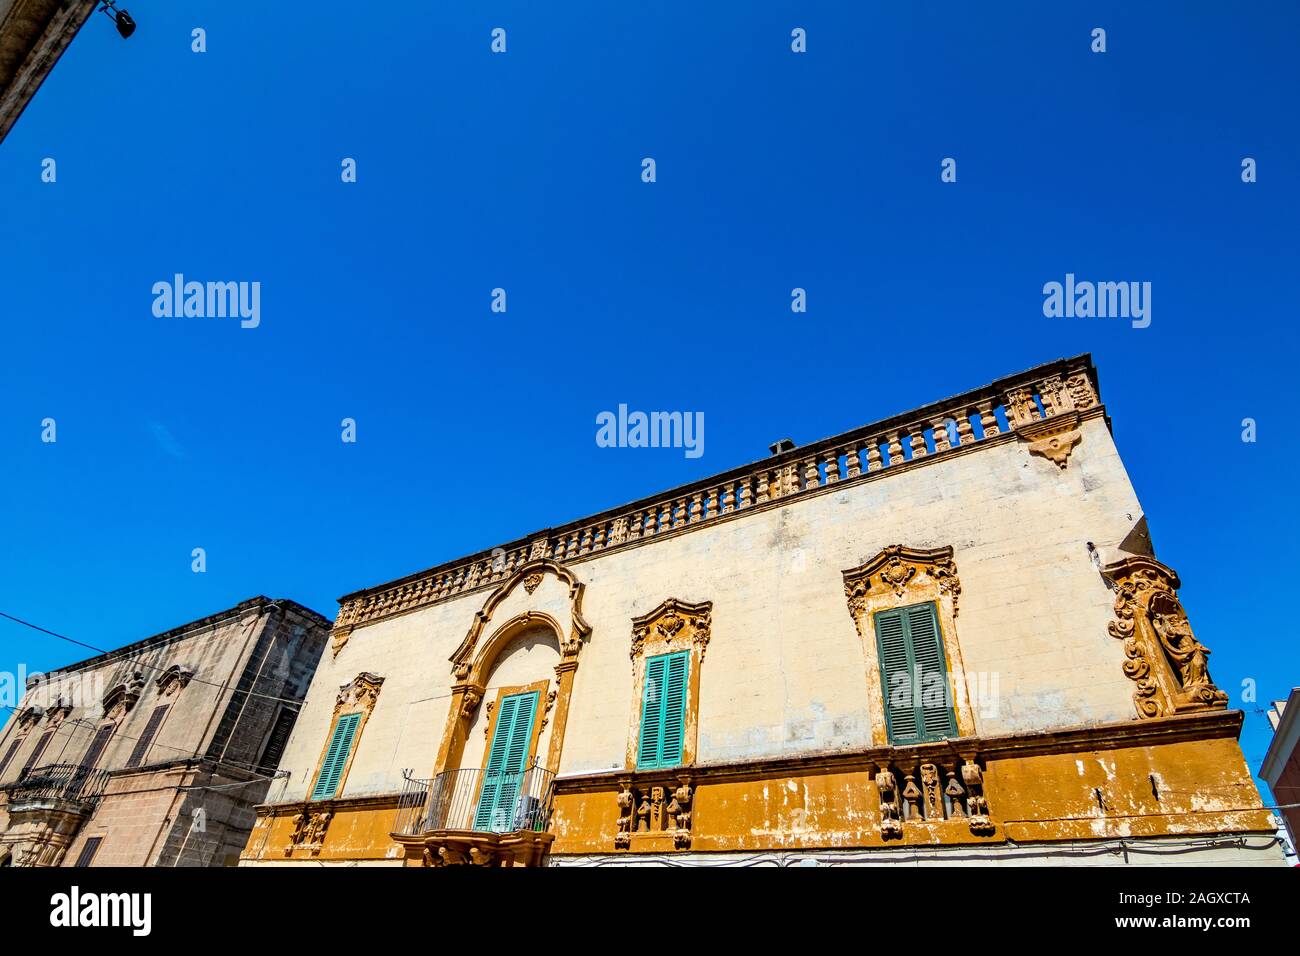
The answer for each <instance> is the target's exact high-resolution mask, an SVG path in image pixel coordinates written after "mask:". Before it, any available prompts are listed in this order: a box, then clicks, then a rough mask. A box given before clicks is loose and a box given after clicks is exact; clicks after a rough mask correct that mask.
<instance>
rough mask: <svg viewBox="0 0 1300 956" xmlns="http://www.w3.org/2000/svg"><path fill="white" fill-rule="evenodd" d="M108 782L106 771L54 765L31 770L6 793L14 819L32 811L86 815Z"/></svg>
mask: <svg viewBox="0 0 1300 956" xmlns="http://www.w3.org/2000/svg"><path fill="white" fill-rule="evenodd" d="M107 782H108V771H107V770H92V769H90V768H89V767H83V766H80V765H78V764H68V763H55V764H49V765H47V766H44V767H36V768H35V769H32V770H29V771H27V772H26V773H25V774H23V775H22V776H21V777H19V778H18V779H17V780H15V781H14V782H13V783H9V784H6V785H5V786H4V787H3V789H4V790H5V792H6V793H8V795H9V806H8V810H9V813H10V815H11V816H12V815H14V814H18V813H23V812H25V811H30V810H46V811H49V810H53V811H59V812H63V813H73V814H82V815H86V814H89V812H90V811H91V810H92V809H94V807H95V804H97V803H98V802H99V798H100V797H101V796H102V795H103V793H104V786H105V785H106V784H107Z"/></svg>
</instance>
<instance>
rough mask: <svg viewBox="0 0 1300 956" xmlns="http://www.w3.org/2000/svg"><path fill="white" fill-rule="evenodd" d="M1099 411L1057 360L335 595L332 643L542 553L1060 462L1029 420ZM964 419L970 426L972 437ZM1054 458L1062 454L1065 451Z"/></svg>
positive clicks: (564, 558) (1087, 389)
mask: <svg viewBox="0 0 1300 956" xmlns="http://www.w3.org/2000/svg"><path fill="white" fill-rule="evenodd" d="M999 413H1001V415H1002V416H1003V418H1004V419H1005V427H1003V424H1002V422H1001V421H1000V420H999V418H998V414H999ZM1099 418H1100V419H1102V420H1104V421H1107V424H1109V421H1108V419H1107V417H1106V410H1105V406H1104V405H1102V404H1101V401H1100V396H1099V391H1098V387H1097V374H1096V369H1095V368H1094V367H1093V364H1092V358H1091V356H1090V355H1087V354H1083V355H1077V356H1074V357H1073V358H1069V359H1058V360H1057V361H1055V362H1050V363H1047V364H1044V365H1040V366H1038V367H1036V368H1033V369H1029V370H1027V371H1025V372H1020V373H1018V374H1016V375H1012V376H1009V377H1007V378H1003V379H999V380H998V381H996V382H993V383H991V384H990V385H987V386H984V387H982V388H979V389H973V390H971V391H968V392H965V393H962V394H960V395H957V396H954V397H953V398H950V399H944V400H942V401H939V402H932V403H930V404H928V405H924V406H922V407H920V408H918V409H914V410H912V411H910V412H905V413H903V414H900V415H894V416H891V417H889V418H885V419H881V420H879V421H877V422H874V423H872V424H870V425H866V426H863V427H861V428H857V429H854V430H852V431H849V432H845V433H843V434H840V435H836V436H833V437H831V438H826V439H822V440H820V441H817V442H813V443H811V444H808V445H805V446H801V447H796V448H794V449H793V450H791V451H787V452H783V453H781V454H779V455H773V456H772V457H770V458H767V459H763V460H761V461H758V462H755V463H753V464H750V465H745V466H742V467H740V468H735V469H732V470H731V471H728V472H724V473H722V474H719V475H714V476H712V477H709V478H705V479H701V480H700V481H696V482H692V483H690V484H686V485H682V486H680V487H678V488H675V489H671V490H669V491H666V492H663V493H662V494H658V495H655V496H652V497H648V498H642V499H640V500H637V501H633V502H630V503H629V504H626V505H622V506H620V507H618V508H613V509H610V510H608V511H605V512H602V513H600V514H597V515H592V516H590V517H587V518H582V519H580V520H578V521H573V522H569V523H568V524H565V525H562V526H559V527H557V528H547V529H544V530H543V531H539V532H538V533H537V534H534V535H531V536H529V537H528V538H523V539H519V540H516V541H513V542H510V543H509V544H507V545H504V546H502V547H498V548H493V549H491V550H490V551H481V552H479V553H477V554H474V555H470V556H468V557H465V558H460V559H456V560H454V561H449V562H446V563H444V564H440V565H438V566H436V567H433V568H430V569H428V570H426V571H421V572H418V573H416V574H412V575H408V576H407V577H404V578H400V579H398V580H396V581H393V582H390V583H388V584H382V585H378V586H376V587H372V588H367V589H363V590H360V591H355V592H352V593H350V594H346V595H344V596H343V597H341V598H340V599H339V604H340V607H339V614H338V619H337V621H336V623H335V632H336V642H342V641H346V639H347V635H348V634H350V633H351V631H352V629H353V628H355V627H358V626H360V625H363V624H370V623H374V622H376V621H381V620H386V619H389V618H392V617H396V616H398V615H402V614H407V613H410V612H411V611H415V610H418V609H420V608H423V607H427V606H429V605H432V604H437V603H441V602H443V601H447V600H450V599H452V598H455V597H460V596H462V595H464V594H468V593H471V592H474V591H478V590H485V589H487V588H490V587H498V586H499V585H500V584H501V582H503V581H507V580H510V579H512V578H513V577H514V576H515V575H516V574H517V573H518V572H519V571H520V570H521V569H522V568H523V566H524V565H526V564H527V563H529V562H532V561H535V560H538V559H541V558H549V559H552V560H554V561H555V562H557V563H560V564H564V565H571V564H575V563H577V562H580V561H584V560H588V559H590V558H593V557H597V556H599V555H601V554H603V553H604V552H605V551H608V550H610V549H613V548H632V547H640V546H643V545H646V544H650V543H653V542H654V541H656V540H660V539H663V538H666V537H669V536H674V535H678V534H688V533H690V532H691V531H694V530H696V529H697V528H701V527H704V526H706V525H712V524H714V523H718V522H722V521H729V520H735V519H737V518H739V517H743V516H744V515H746V514H748V513H750V512H751V511H752V512H754V513H757V512H759V511H762V510H767V509H770V508H779V507H784V506H785V505H787V504H791V503H793V502H795V501H797V500H803V499H806V498H810V497H813V496H816V495H820V494H830V493H834V492H836V491H838V490H840V489H841V488H842V487H843V486H845V485H848V484H858V483H862V482H866V481H874V480H877V479H880V478H884V477H886V476H889V475H898V474H903V473H905V472H907V471H910V470H912V469H913V468H919V467H925V466H927V465H929V464H930V463H931V462H933V461H940V460H949V459H951V458H953V457H956V456H958V455H963V454H970V453H972V452H975V451H978V450H980V449H983V448H989V447H993V446H995V445H1003V444H1006V443H1015V442H1020V441H1021V440H1022V436H1023V437H1024V438H1025V439H1029V440H1034V441H1046V442H1047V444H1044V445H1043V446H1042V451H1043V452H1051V454H1050V455H1045V457H1048V458H1049V460H1053V461H1055V460H1056V459H1055V457H1053V456H1058V457H1059V455H1060V454H1061V453H1062V451H1061V450H1060V446H1061V445H1062V444H1063V443H1068V444H1069V447H1070V448H1073V447H1074V445H1076V444H1077V442H1071V441H1068V439H1067V438H1066V437H1064V436H1065V434H1066V433H1065V432H1062V433H1060V437H1058V440H1057V443H1056V445H1052V443H1051V439H1052V437H1053V436H1051V435H1049V436H1047V437H1046V438H1045V439H1044V438H1043V437H1042V436H1039V437H1037V438H1035V437H1034V436H1035V434H1036V429H1037V428H1038V426H1039V425H1040V423H1042V424H1044V426H1045V427H1046V426H1050V425H1053V424H1056V423H1058V422H1057V420H1058V419H1059V420H1060V422H1059V424H1069V425H1070V426H1071V427H1072V428H1075V429H1076V430H1077V426H1078V425H1080V424H1081V423H1083V422H1087V421H1092V420H1095V419H1099ZM975 422H978V424H979V428H980V432H981V434H980V435H978V436H977V434H976V432H975V430H974V427H973V423H975ZM1067 431H1068V430H1067ZM927 436H929V437H927ZM1031 453H1032V454H1039V453H1040V452H1037V451H1032V450H1031ZM886 454H887V456H888V460H886V457H885V455H886ZM1064 454H1065V457H1066V458H1067V459H1068V450H1066V451H1065V452H1064ZM1056 463H1057V464H1058V465H1059V464H1060V463H1059V462H1056ZM340 646H341V643H340Z"/></svg>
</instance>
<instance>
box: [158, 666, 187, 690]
mask: <svg viewBox="0 0 1300 956" xmlns="http://www.w3.org/2000/svg"><path fill="white" fill-rule="evenodd" d="M193 677H194V668H192V667H186V666H185V665H184V664H173V665H172V666H171V667H169V668H167V669H166V670H165V671H163V672H162V673H161V674H159V675H158V679H157V680H156V681H154V686H155V687H157V688H158V693H159V695H160V696H162V697H172V696H174V695H176V694H178V693H180V692H181V691H182V690H184V689H185V687H186V685H188V684H189V682H190V680H191V678H193Z"/></svg>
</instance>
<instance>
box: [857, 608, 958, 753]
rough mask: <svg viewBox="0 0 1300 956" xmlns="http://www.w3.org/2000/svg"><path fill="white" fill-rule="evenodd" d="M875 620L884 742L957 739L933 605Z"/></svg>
mask: <svg viewBox="0 0 1300 956" xmlns="http://www.w3.org/2000/svg"><path fill="white" fill-rule="evenodd" d="M875 619H876V650H877V653H878V654H879V655H880V672H881V678H882V681H883V688H882V690H883V692H884V695H885V722H886V725H887V727H888V730H889V742H890V743H891V744H908V743H920V742H923V741H929V740H943V739H944V738H947V737H955V736H957V717H956V714H955V713H954V711H953V708H952V694H951V689H950V687H949V682H948V666H947V660H946V658H945V656H944V652H943V636H942V634H941V633H940V631H939V618H938V616H937V614H936V613H935V607H934V603H933V602H930V603H927V604H914V605H912V606H911V607H900V608H895V609H893V610H890V611H878V612H876V614H875Z"/></svg>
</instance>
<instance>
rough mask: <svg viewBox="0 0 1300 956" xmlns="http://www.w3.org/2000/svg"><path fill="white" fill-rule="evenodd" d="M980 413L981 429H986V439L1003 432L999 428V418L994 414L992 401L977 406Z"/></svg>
mask: <svg viewBox="0 0 1300 956" xmlns="http://www.w3.org/2000/svg"><path fill="white" fill-rule="evenodd" d="M975 407H976V409H977V410H978V411H979V413H980V427H981V428H982V429H984V437H985V438H989V437H992V436H993V435H997V434H999V433H1000V432H1001V429H1000V428H998V417H997V415H995V414H993V403H992V402H990V401H984V402H980V403H979V404H978V405H976V406H975Z"/></svg>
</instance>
